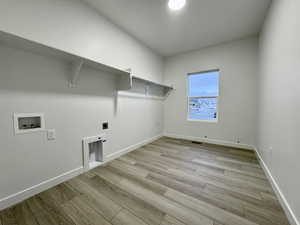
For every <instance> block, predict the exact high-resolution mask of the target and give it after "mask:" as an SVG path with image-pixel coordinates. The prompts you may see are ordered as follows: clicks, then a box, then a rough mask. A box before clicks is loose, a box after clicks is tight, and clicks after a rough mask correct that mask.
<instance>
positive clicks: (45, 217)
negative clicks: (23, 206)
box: [26, 193, 74, 225]
mask: <svg viewBox="0 0 300 225" xmlns="http://www.w3.org/2000/svg"><path fill="white" fill-rule="evenodd" d="M42 194H43V195H41V194H40V195H37V196H34V197H32V198H30V199H28V200H27V201H26V203H27V204H28V206H29V209H30V210H31V211H32V212H33V214H34V217H35V218H36V220H37V222H38V224H45V225H48V224H49V225H55V224H64V225H74V222H73V221H72V220H71V219H70V217H69V216H68V215H67V214H65V213H64V212H63V211H62V208H61V206H60V205H59V204H58V203H57V202H56V201H55V200H53V199H51V197H50V196H49V195H48V194H47V193H42Z"/></svg>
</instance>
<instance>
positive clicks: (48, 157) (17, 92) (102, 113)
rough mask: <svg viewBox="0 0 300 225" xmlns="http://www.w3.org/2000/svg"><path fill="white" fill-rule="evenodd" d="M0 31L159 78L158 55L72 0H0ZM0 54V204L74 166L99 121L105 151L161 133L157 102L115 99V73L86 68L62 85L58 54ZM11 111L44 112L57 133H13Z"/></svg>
mask: <svg viewBox="0 0 300 225" xmlns="http://www.w3.org/2000/svg"><path fill="white" fill-rule="evenodd" d="M16 15H17V16H16ZM0 30H2V31H5V32H9V33H12V34H15V35H18V36H22V37H24V38H27V39H29V40H33V41H36V42H39V43H42V44H45V45H49V46H52V47H56V48H60V49H63V50H65V51H68V52H71V53H74V54H77V55H80V56H83V57H87V58H91V59H94V60H100V61H101V62H103V63H107V64H111V65H114V66H117V67H119V68H122V69H125V68H132V69H133V71H134V73H135V74H137V75H140V76H142V77H145V78H147V79H151V80H154V81H161V80H162V70H163V60H162V58H161V57H160V56H157V55H156V54H155V53H153V52H152V51H151V50H149V49H148V48H147V47H145V46H143V45H142V44H140V43H139V42H138V41H136V40H135V39H133V38H132V37H130V36H129V35H128V34H126V33H124V32H123V31H122V30H120V29H118V28H117V27H116V26H114V25H112V24H110V23H109V22H107V21H106V20H105V19H104V18H103V17H101V16H100V15H98V14H97V13H96V12H95V11H94V10H93V9H91V8H89V7H88V6H86V5H84V4H83V3H81V2H80V1H77V0H26V1H17V0H5V1H1V3H0ZM0 44H1V43H0ZM0 59H1V60H0V112H1V114H0V115H1V117H0V140H1V150H0V151H1V157H0V178H1V182H0V183H1V184H0V208H1V207H3V204H6V203H3V202H1V199H3V198H6V197H8V196H10V195H14V194H16V193H18V192H21V191H23V190H25V189H26V188H31V187H34V185H37V184H40V183H41V182H44V181H47V180H48V179H52V178H54V177H57V176H59V175H62V174H64V173H66V172H69V171H72V170H74V169H77V168H80V167H81V166H82V145H81V140H82V138H83V137H87V136H94V135H97V134H99V133H102V132H103V131H102V130H101V123H102V122H104V121H108V122H109V126H110V129H109V130H108V131H107V134H108V144H107V149H106V152H105V155H106V156H108V157H109V156H111V155H112V154H113V153H116V152H118V151H120V150H122V149H125V148H128V147H130V146H132V145H135V144H138V143H141V142H143V141H145V140H148V139H149V138H152V137H155V136H157V135H160V134H161V133H162V130H163V122H162V120H163V102H162V101H159V100H151V99H137V98H130V97H119V98H118V99H116V98H115V93H116V85H117V82H116V80H117V77H116V76H115V75H112V74H107V73H103V72H101V71H96V70H93V69H91V68H87V67H84V68H83V71H82V72H81V76H80V81H79V84H78V87H76V88H68V85H67V80H68V78H69V76H70V65H69V64H68V63H66V62H64V61H61V60H59V59H55V58H51V57H46V56H41V55H36V54H33V53H30V52H25V51H22V50H17V49H12V48H8V47H5V46H2V45H0ZM14 112H20V113H26V112H44V113H45V120H46V128H47V129H49V128H54V129H56V132H57V139H56V140H55V141H47V139H46V133H45V132H38V133H31V134H26V135H17V136H14V131H13V123H12V122H13V121H12V115H13V113H14ZM2 203H3V204H2Z"/></svg>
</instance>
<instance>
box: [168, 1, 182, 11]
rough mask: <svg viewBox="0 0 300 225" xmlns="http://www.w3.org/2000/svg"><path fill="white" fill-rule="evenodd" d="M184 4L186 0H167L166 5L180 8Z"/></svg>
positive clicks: (171, 7) (173, 8) (174, 8)
mask: <svg viewBox="0 0 300 225" xmlns="http://www.w3.org/2000/svg"><path fill="white" fill-rule="evenodd" d="M185 4H186V0H169V3H168V6H169V8H170V9H171V10H179V9H182V8H183V7H184V6H185Z"/></svg>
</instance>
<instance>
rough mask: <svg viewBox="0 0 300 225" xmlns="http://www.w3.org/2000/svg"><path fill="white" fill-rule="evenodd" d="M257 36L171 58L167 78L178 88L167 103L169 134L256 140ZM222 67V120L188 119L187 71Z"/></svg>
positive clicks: (245, 140)
mask: <svg viewBox="0 0 300 225" xmlns="http://www.w3.org/2000/svg"><path fill="white" fill-rule="evenodd" d="M257 53H258V43H257V38H249V39H246V40H241V41H235V42H231V43H227V44H222V45H218V46H215V47H209V48H205V49H202V50H199V51H195V52H191V53H187V54H183V55H179V56H174V57H171V58H168V59H167V61H166V67H165V82H166V83H171V84H173V85H174V87H175V90H174V91H173V92H172V93H171V95H170V96H169V97H168V99H167V101H166V103H165V110H164V127H165V133H167V134H168V135H170V134H172V135H174V134H175V135H178V136H186V137H188V136H190V137H196V138H204V136H207V137H208V139H214V140H218V141H222V142H224V143H225V142H228V143H229V144H230V143H233V142H236V140H237V138H239V139H240V141H241V144H245V145H253V144H254V143H255V135H254V132H255V116H256V115H255V111H256V89H257V88H256V78H257ZM211 69H220V98H219V121H218V123H212V122H194V121H193V122H192V121H187V74H188V73H191V72H200V71H206V70H211Z"/></svg>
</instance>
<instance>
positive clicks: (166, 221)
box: [161, 215, 186, 225]
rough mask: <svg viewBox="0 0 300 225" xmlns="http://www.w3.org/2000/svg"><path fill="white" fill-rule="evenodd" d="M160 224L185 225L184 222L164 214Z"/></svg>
mask: <svg viewBox="0 0 300 225" xmlns="http://www.w3.org/2000/svg"><path fill="white" fill-rule="evenodd" d="M161 225H186V224H184V223H183V222H181V221H179V220H177V219H176V218H174V217H173V216H170V215H166V216H165V218H164V219H163V221H162V222H161Z"/></svg>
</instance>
